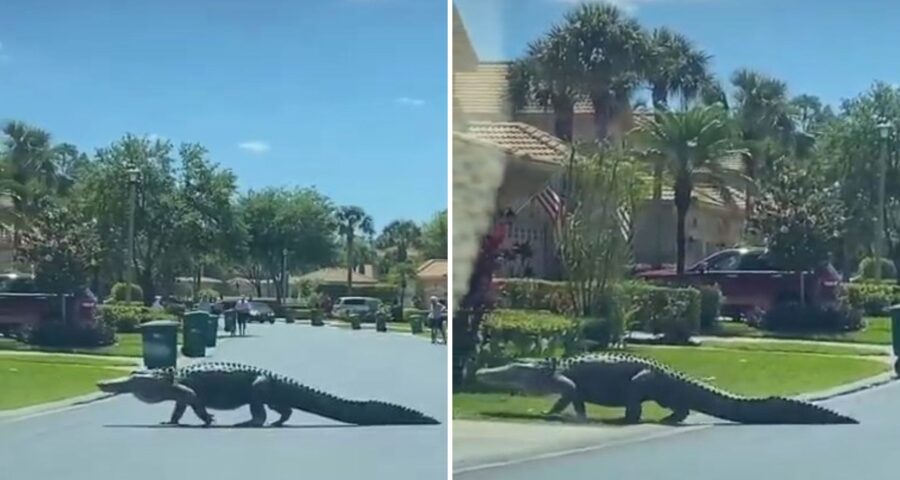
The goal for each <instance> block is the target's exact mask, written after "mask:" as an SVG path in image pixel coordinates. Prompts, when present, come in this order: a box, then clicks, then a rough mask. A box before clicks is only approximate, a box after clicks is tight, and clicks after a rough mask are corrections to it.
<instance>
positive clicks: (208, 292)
mask: <svg viewBox="0 0 900 480" xmlns="http://www.w3.org/2000/svg"><path fill="white" fill-rule="evenodd" d="M220 296H221V294H219V292H218V291H216V290H213V289H211V288H202V289H200V291H199V292H197V298H209V299H213V300H218V299H219V297H220Z"/></svg>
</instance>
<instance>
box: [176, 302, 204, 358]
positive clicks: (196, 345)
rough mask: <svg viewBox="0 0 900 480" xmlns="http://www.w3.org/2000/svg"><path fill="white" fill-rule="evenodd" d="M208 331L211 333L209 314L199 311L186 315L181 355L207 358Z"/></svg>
mask: <svg viewBox="0 0 900 480" xmlns="http://www.w3.org/2000/svg"><path fill="white" fill-rule="evenodd" d="M207 331H209V314H208V313H206V312H199V311H198V312H189V313H185V314H184V333H183V336H184V339H183V340H182V346H181V353H183V354H184V356H186V357H194V358H196V357H205V356H206V338H207V333H206V332H207Z"/></svg>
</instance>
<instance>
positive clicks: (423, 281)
mask: <svg viewBox="0 0 900 480" xmlns="http://www.w3.org/2000/svg"><path fill="white" fill-rule="evenodd" d="M416 279H417V280H418V282H419V285H420V287H421V289H422V294H423V296H424V299H423V300H427V299H428V298H430V297H432V296H434V297H438V298H442V299H446V298H447V260H446V259H431V260H426V261H425V262H423V263H422V265H419V268H418V269H416Z"/></svg>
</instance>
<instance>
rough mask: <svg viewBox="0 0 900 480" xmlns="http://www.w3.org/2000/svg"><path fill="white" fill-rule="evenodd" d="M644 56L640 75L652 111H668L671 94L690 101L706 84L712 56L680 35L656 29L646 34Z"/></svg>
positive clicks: (665, 29) (663, 28) (664, 29)
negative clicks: (644, 79) (647, 93)
mask: <svg viewBox="0 0 900 480" xmlns="http://www.w3.org/2000/svg"><path fill="white" fill-rule="evenodd" d="M648 53H649V55H648V57H647V59H646V64H645V66H644V75H645V77H646V81H647V84H648V86H649V87H650V93H651V97H652V99H653V108H654V109H656V110H668V108H669V97H670V96H671V95H673V94H677V95H679V96H680V97H681V98H682V99H683V100H685V101H690V100H693V99H694V98H696V97H697V96H698V95H699V94H700V93H701V90H702V87H703V86H704V85H705V84H706V83H707V82H708V81H709V78H710V72H709V61H710V59H711V58H712V57H711V56H710V55H708V54H707V53H706V52H704V51H702V50H699V49H697V48H696V47H695V46H694V45H693V44H692V43H691V41H690V40H688V39H687V37H685V36H684V35H681V34H680V33H676V32H673V31H672V30H669V29H668V28H665V27H661V28H657V29H656V30H654V31H653V33H652V34H651V35H650V39H649V48H648Z"/></svg>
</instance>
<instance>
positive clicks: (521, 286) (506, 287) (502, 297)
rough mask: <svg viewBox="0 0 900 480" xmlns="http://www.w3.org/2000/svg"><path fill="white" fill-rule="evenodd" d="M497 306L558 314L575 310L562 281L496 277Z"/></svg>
mask: <svg viewBox="0 0 900 480" xmlns="http://www.w3.org/2000/svg"><path fill="white" fill-rule="evenodd" d="M494 286H495V288H496V290H497V292H498V306H499V307H500V308H505V309H515V310H546V311H549V312H553V313H559V314H570V313H572V312H574V311H575V306H574V305H573V303H572V296H571V295H570V294H569V292H568V288H567V286H566V284H565V283H564V282H552V281H549V280H534V279H518V278H516V279H497V280H495V281H494Z"/></svg>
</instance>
